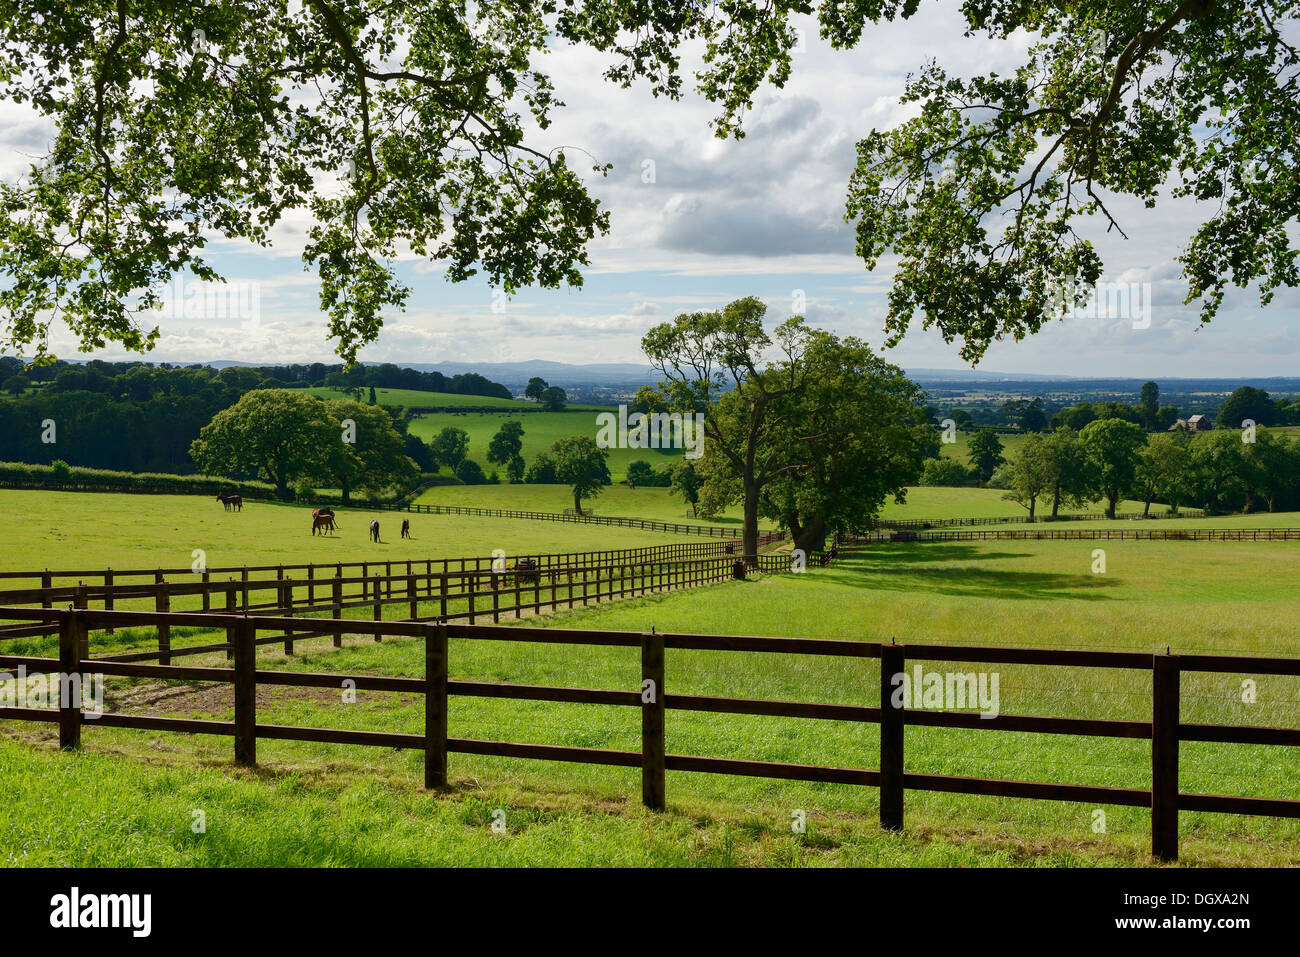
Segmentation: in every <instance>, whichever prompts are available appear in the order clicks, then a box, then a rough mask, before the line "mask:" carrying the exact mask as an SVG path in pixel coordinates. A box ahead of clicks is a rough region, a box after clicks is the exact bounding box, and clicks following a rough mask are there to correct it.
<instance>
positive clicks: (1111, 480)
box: [921, 418, 1300, 519]
mask: <svg viewBox="0 0 1300 957" xmlns="http://www.w3.org/2000/svg"><path fill="white" fill-rule="evenodd" d="M1003 451H1004V447H1003V445H1002V441H1001V439H999V438H998V436H997V435H996V433H994V432H993V430H992V429H983V430H981V431H980V432H979V433H977V434H976V435H975V436H974V437H973V438H972V439H971V442H970V451H969V461H970V469H969V470H968V469H966V468H965V467H964V466H963V465H962V464H961V463H960V462H958V461H956V460H954V459H938V458H935V459H931V460H929V461H927V462H926V463H925V466H924V467H923V469H922V472H921V483H922V484H923V485H961V484H965V483H967V482H969V481H970V480H972V479H974V480H976V481H979V482H981V483H984V484H987V485H989V486H991V487H994V488H1002V489H1005V490H1006V494H1005V495H1004V496H1003V497H1004V498H1006V499H1009V500H1011V501H1014V502H1017V503H1018V504H1020V505H1021V506H1022V507H1023V508H1025V509H1026V511H1027V512H1028V513H1029V517H1030V518H1031V519H1033V518H1036V517H1038V515H1039V507H1040V506H1042V507H1043V508H1045V509H1049V510H1050V511H1049V516H1050V517H1051V518H1055V517H1057V515H1058V512H1059V510H1060V509H1061V508H1062V507H1066V508H1080V507H1084V506H1086V505H1087V504H1088V503H1090V502H1096V501H1102V502H1104V503H1105V509H1106V514H1107V515H1108V516H1110V517H1112V518H1113V517H1114V516H1115V514H1116V510H1117V508H1118V505H1119V502H1120V501H1121V500H1122V499H1124V498H1130V499H1134V500H1136V501H1140V502H1142V503H1143V514H1144V515H1148V514H1150V511H1151V506H1152V504H1153V503H1156V502H1161V503H1164V504H1165V505H1167V506H1169V507H1170V508H1171V509H1173V510H1177V509H1180V508H1182V507H1184V506H1191V507H1196V508H1203V509H1205V510H1206V511H1208V512H1225V511H1243V512H1253V511H1258V510H1262V509H1267V510H1268V511H1270V512H1271V511H1285V510H1291V509H1297V508H1300V440H1298V439H1296V438H1293V437H1291V436H1289V435H1288V434H1287V433H1285V432H1282V431H1277V430H1272V429H1268V428H1265V427H1263V426H1247V427H1245V428H1241V429H1228V428H1222V429H1216V430H1214V431H1213V432H1209V433H1207V434H1200V435H1197V434H1193V433H1190V432H1187V431H1183V430H1178V431H1174V432H1157V433H1153V434H1149V433H1146V432H1144V431H1143V429H1142V427H1141V426H1139V425H1138V424H1137V423H1135V422H1130V421H1128V420H1126V419H1121V418H1107V419H1097V420H1094V421H1092V422H1089V423H1088V424H1087V425H1085V426H1084V427H1083V428H1082V429H1080V430H1077V431H1076V430H1075V429H1073V428H1071V427H1070V426H1068V425H1061V426H1058V427H1057V428H1056V429H1055V430H1054V431H1052V432H1049V433H1046V434H1043V433H1033V434H1030V435H1028V436H1026V438H1025V440H1024V442H1023V443H1022V444H1021V445H1020V447H1019V449H1018V450H1017V451H1016V452H1015V454H1014V455H1012V456H1011V457H1010V458H1009V459H1008V458H1007V457H1005V456H1004V455H1003Z"/></svg>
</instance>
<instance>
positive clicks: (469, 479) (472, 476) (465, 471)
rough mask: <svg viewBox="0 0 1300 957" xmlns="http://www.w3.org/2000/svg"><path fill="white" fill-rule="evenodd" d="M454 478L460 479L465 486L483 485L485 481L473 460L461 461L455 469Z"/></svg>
mask: <svg viewBox="0 0 1300 957" xmlns="http://www.w3.org/2000/svg"><path fill="white" fill-rule="evenodd" d="M455 472H456V478H458V479H460V480H461V481H462V482H464V483H465V484H466V485H483V484H485V483H486V482H487V479H486V478H485V477H484V476H483V468H482V466H480V465H479V464H478V463H477V462H475V461H474V460H473V459H462V460H461V462H460V464H459V465H457V466H456V469H455Z"/></svg>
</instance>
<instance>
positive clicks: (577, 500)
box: [573, 492, 582, 515]
mask: <svg viewBox="0 0 1300 957" xmlns="http://www.w3.org/2000/svg"><path fill="white" fill-rule="evenodd" d="M573 511H574V513H575V514H577V515H581V514H582V496H581V495H579V494H578V493H577V492H574V493H573Z"/></svg>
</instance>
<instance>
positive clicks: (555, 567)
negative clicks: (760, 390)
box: [0, 542, 792, 663]
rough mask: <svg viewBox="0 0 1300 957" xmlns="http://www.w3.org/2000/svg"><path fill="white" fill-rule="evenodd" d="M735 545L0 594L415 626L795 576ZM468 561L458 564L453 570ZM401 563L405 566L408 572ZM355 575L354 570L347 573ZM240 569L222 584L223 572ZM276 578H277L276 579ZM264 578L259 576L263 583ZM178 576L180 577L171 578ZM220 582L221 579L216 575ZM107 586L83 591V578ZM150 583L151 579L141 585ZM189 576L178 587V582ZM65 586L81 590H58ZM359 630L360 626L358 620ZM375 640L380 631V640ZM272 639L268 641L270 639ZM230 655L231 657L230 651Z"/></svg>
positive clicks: (30, 629)
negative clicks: (388, 619) (389, 618)
mask: <svg viewBox="0 0 1300 957" xmlns="http://www.w3.org/2000/svg"><path fill="white" fill-rule="evenodd" d="M737 551H738V549H737V547H736V543H733V542H686V543H681V544H677V545H661V546H653V547H649V548H641V549H623V550H619V551H610V552H573V553H564V554H551V555H528V556H518V557H516V558H514V559H508V558H506V557H505V556H498V557H495V558H483V557H477V558H468V559H441V560H438V561H435V560H433V559H429V560H426V561H422V562H421V561H406V562H382V563H371V562H360V563H355V562H354V563H336V564H333V565H264V566H252V567H241V568H239V569H234V568H224V569H215V568H214V569H207V570H205V571H203V572H202V573H194V572H192V571H191V570H190V569H155V570H153V571H147V570H127V571H114V570H111V569H107V570H104V571H94V572H87V571H64V572H48V571H46V572H37V573H26V572H9V573H4V574H3V577H7V578H10V579H12V578H16V577H30V578H35V579H38V580H39V581H40V585H39V586H37V587H23V588H9V589H3V590H0V605H9V606H19V605H39V606H41V607H42V608H53V607H54V606H55V605H67V604H70V605H72V606H74V607H76V608H83V609H88V608H90V607H92V606H94V605H98V606H99V607H100V608H101V609H102V610H105V611H114V610H118V603H129V602H145V603H146V604H148V603H152V605H153V608H152V610H153V611H154V612H159V613H162V612H170V611H173V610H176V611H180V610H181V609H178V608H174V607H173V606H174V603H176V602H178V601H180V600H184V599H189V600H190V601H191V602H196V603H198V604H199V605H200V608H198V609H192V610H199V611H202V612H209V611H212V610H213V609H215V608H220V609H222V610H223V612H224V613H225V614H250V613H262V614H273V615H286V616H294V615H302V616H309V617H307V618H305V619H304V621H306V622H313V623H314V620H315V619H313V618H311V617H310V616H316V615H322V614H324V615H329V616H332V617H334V618H341V617H342V616H343V615H344V613H345V612H350V611H357V610H363V611H364V610H366V609H369V610H370V612H371V615H372V618H373V620H374V621H379V620H381V619H382V618H383V616H384V610H385V609H386V608H388V607H389V606H394V605H395V606H403V605H405V606H407V607H408V614H409V619H408V620H413V621H415V620H429V619H432V618H435V617H436V618H440V619H442V620H456V619H466V620H468V621H470V622H471V623H474V622H477V621H478V620H479V619H480V618H490V619H491V620H492V621H493V622H499V621H500V620H501V619H502V618H503V617H509V616H511V615H513V616H514V617H515V618H520V617H522V616H523V614H524V613H526V612H528V613H532V614H540V613H541V612H542V611H543V610H548V611H555V610H556V609H559V608H573V607H576V606H577V605H579V604H581V605H587V604H590V603H599V602H601V601H610V600H615V599H619V598H626V597H635V596H638V595H644V594H649V593H652V592H658V591H669V590H674V589H679V588H686V587H695V586H699V585H707V584H713V583H716V582H720V581H724V580H726V579H729V578H743V577H745V575H746V574H747V573H748V572H749V571H750V570H754V571H758V572H766V573H775V572H784V571H790V570H791V568H792V566H791V560H790V558H789V557H787V556H782V555H765V554H758V555H752V556H749V557H748V558H741V557H740V556H739V555H738V554H737ZM457 565H459V566H460V567H455V566H457ZM403 566H405V567H404V568H403ZM345 570H346V572H349V573H345ZM234 571H238V572H239V577H238V579H236V578H235V577H233V576H231V577H229V578H227V579H225V580H222V579H221V578H220V577H219V576H220V575H221V574H223V573H229V572H234ZM272 572H274V577H271V575H270V573H272ZM259 574H260V575H263V576H264V577H258V575H259ZM169 576H170V577H171V580H169ZM214 576H215V577H214ZM95 577H98V578H99V579H100V583H92V584H86V583H85V579H86V578H95ZM132 578H136V579H138V578H145V579H147V580H145V581H132V580H131V579H132ZM177 578H180V579H181V580H179V581H178V580H176V579H177ZM56 579H69V580H75V581H76V584H67V585H62V584H55V580H56ZM431 607H436V615H434V614H424V615H422V614H421V611H422V608H424V609H429V608H431ZM353 621H354V623H355V621H356V620H355V619H353ZM311 627H314V628H315V630H314V631H313V630H309V629H308V626H306V625H305V626H304V628H303V629H298V630H296V631H295V632H294V633H286V634H285V635H284V636H282V638H283V641H284V647H285V650H286V652H288V653H292V651H293V642H294V640H295V637H296V638H298V639H302V638H307V637H314V636H316V635H320V634H331V633H332V634H333V635H334V644H335V645H336V646H337V645H339V644H340V643H341V639H342V632H341V631H333V632H330V631H328V630H326V631H322V630H321V629H320V628H319V627H317V626H315V625H314V624H313V625H312V626H311ZM53 633H54V628H53V626H52V625H48V624H43V623H36V624H19V625H4V624H0V641H3V640H5V639H16V638H31V637H39V636H45V635H51V634H53ZM376 634H378V633H377V632H376ZM272 640H275V639H268V641H272ZM224 647H225V645H224V644H218V645H199V646H194V647H187V648H173V647H172V645H171V635H170V626H164V627H162V628H160V629H159V631H158V648H157V651H156V652H138V653H137V652H132V653H130V654H128V655H124V656H122V657H124V658H130V659H131V660H144V659H146V658H151V657H152V658H157V659H158V660H160V661H162V662H163V663H167V662H169V661H170V660H171V658H173V657H180V656H184V655H189V654H201V653H205V652H209V651H215V650H220V649H222V648H224ZM227 650H229V649H227Z"/></svg>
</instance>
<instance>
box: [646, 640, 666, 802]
mask: <svg viewBox="0 0 1300 957" xmlns="http://www.w3.org/2000/svg"><path fill="white" fill-rule="evenodd" d="M664 738H665V735H664V636H663V635H656V634H655V633H654V632H651V633H650V634H648V635H642V636H641V803H642V804H644V805H645V806H646V807H648V808H650V809H651V810H652V811H662V810H663V809H664V804H665V800H666V794H665V791H666V787H665V782H664V778H665V774H664V764H665V753H666V748H665V744H664Z"/></svg>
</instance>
